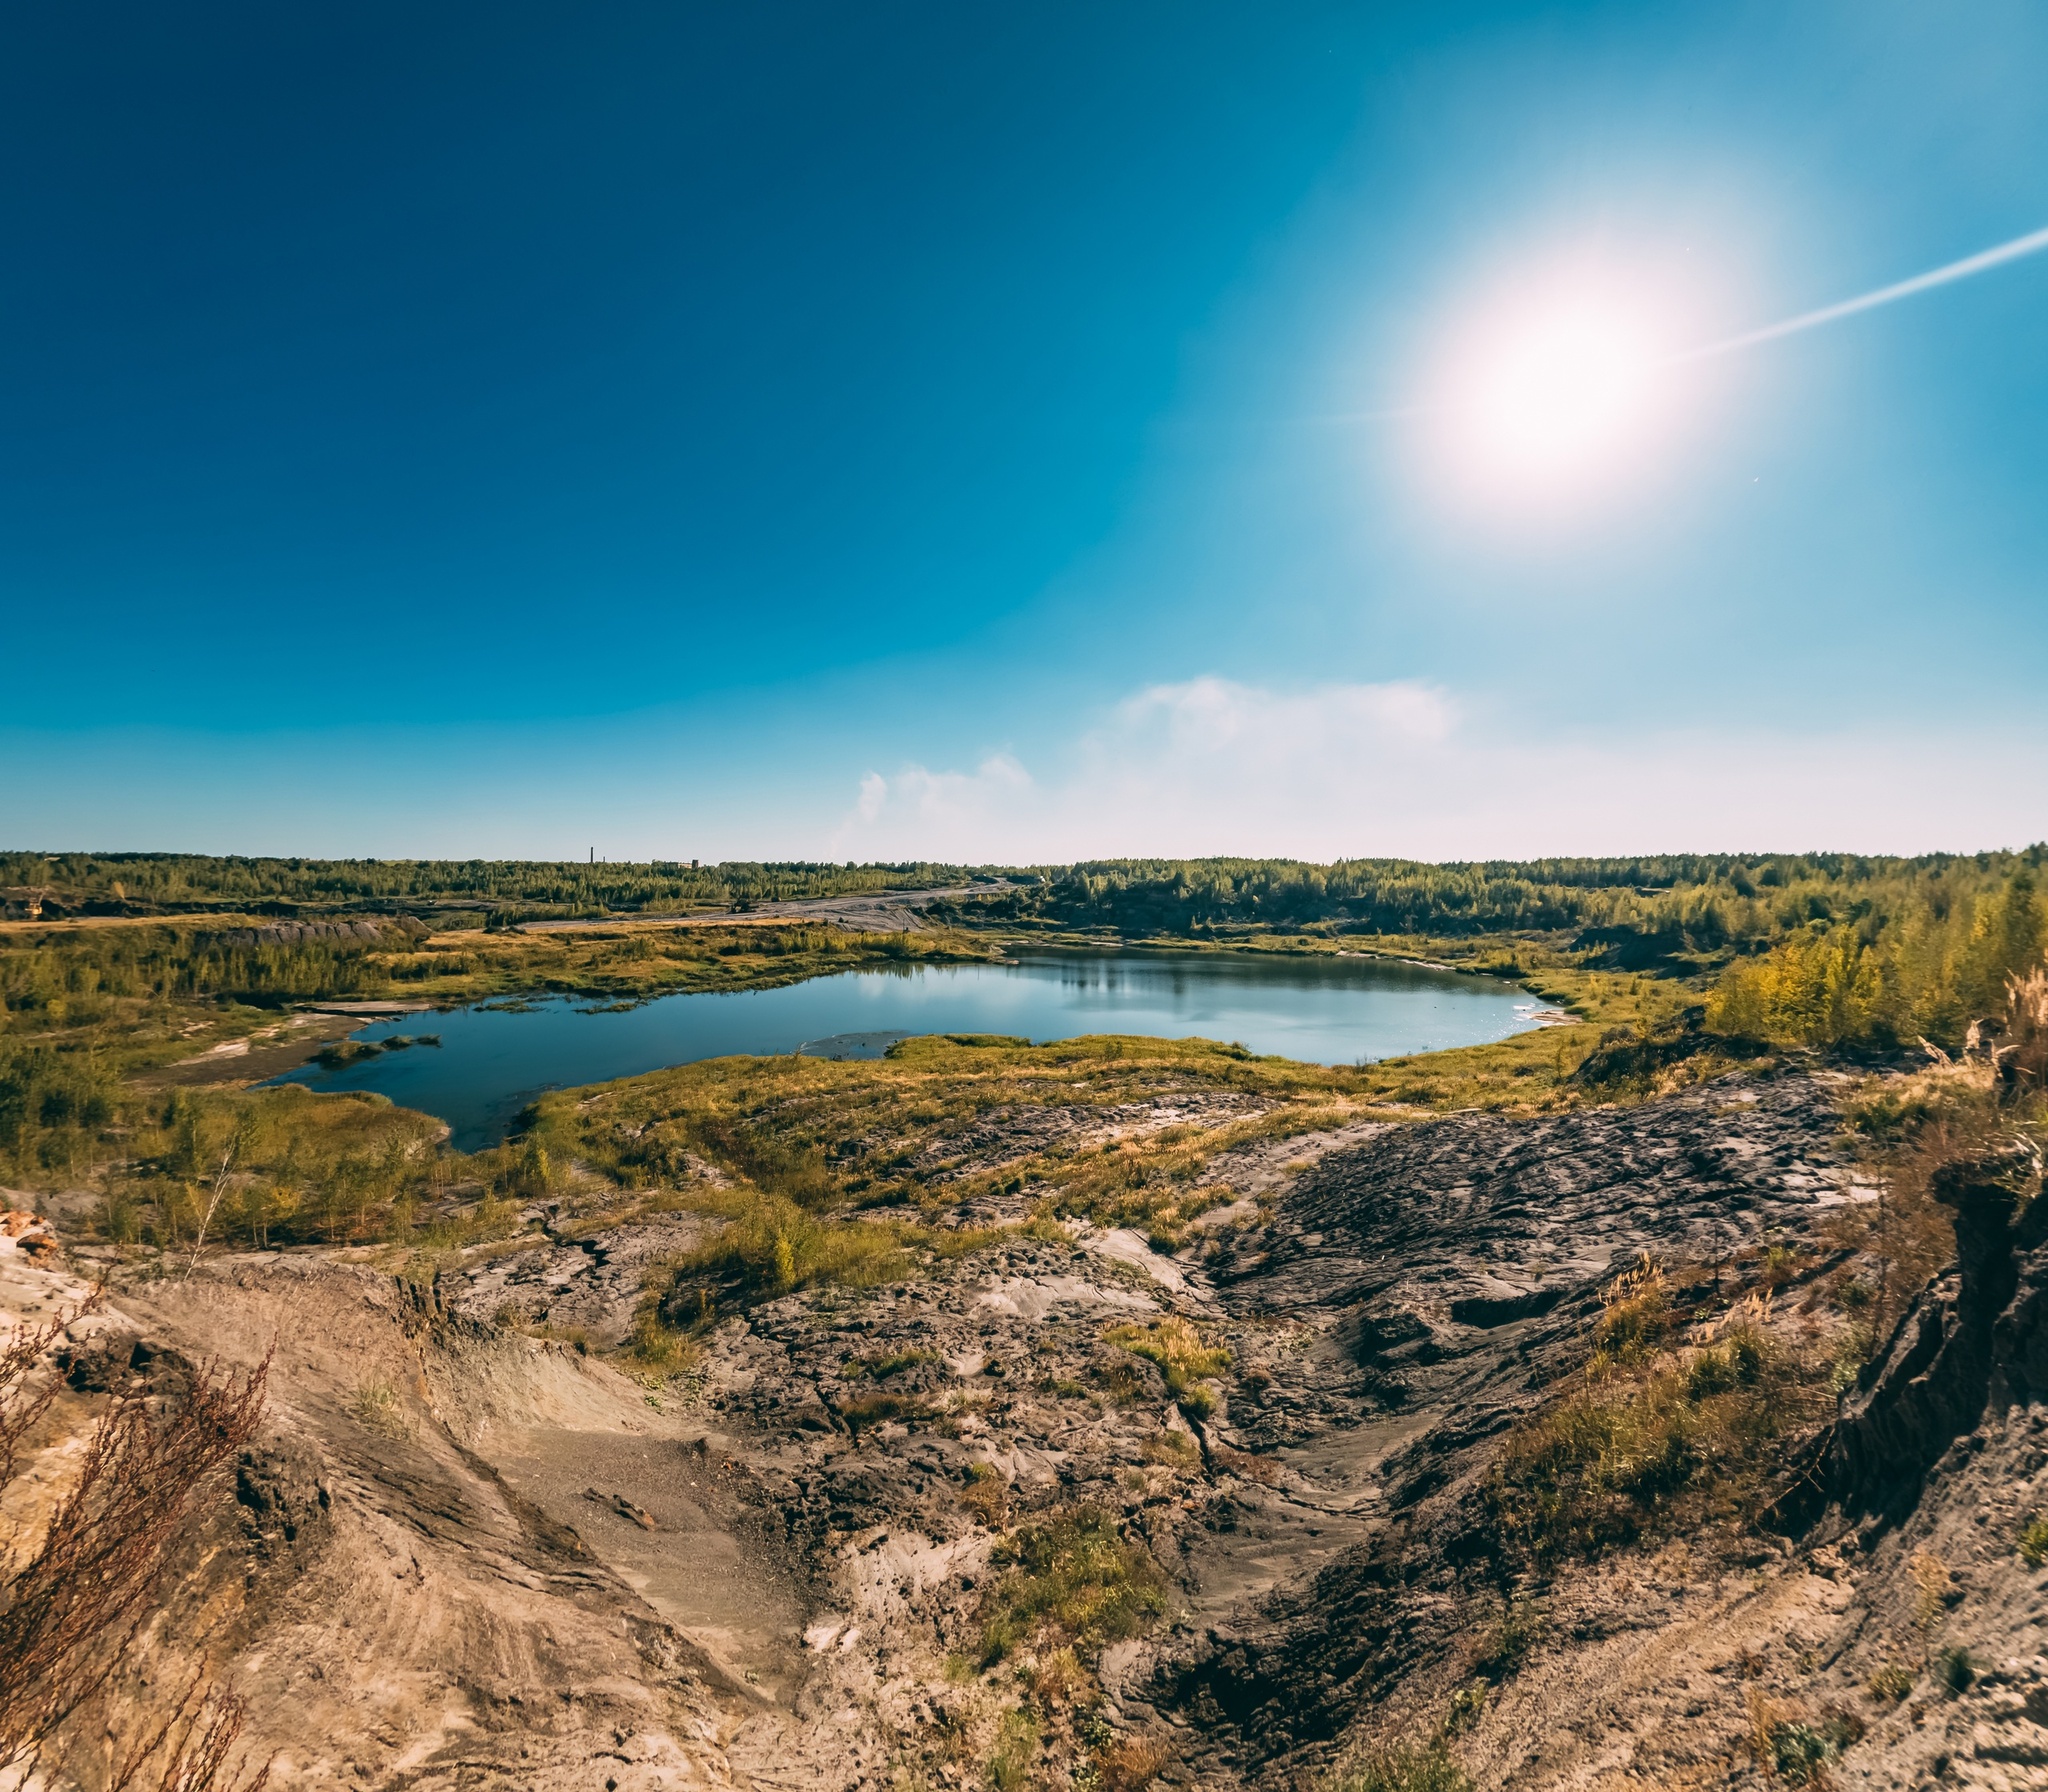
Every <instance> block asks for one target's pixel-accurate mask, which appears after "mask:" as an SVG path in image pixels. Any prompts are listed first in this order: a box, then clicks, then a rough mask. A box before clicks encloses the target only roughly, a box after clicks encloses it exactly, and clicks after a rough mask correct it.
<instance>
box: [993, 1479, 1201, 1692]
mask: <svg viewBox="0 0 2048 1792" xmlns="http://www.w3.org/2000/svg"><path fill="white" fill-rule="evenodd" d="M992 1560H993V1561H994V1562H995V1564H996V1566H997V1567H998V1568H999V1569H1001V1571H1002V1572H1001V1574H1000V1577H999V1578H998V1579H997V1581H996V1584H995V1586H994V1587H993V1588H991V1589H990V1592H989V1596H988V1599H987V1602H986V1603H985V1605H984V1606H983V1609H982V1633H981V1659H982V1665H983V1666H984V1667H993V1666H994V1665H995V1664H996V1663H997V1662H999V1661H1001V1660H1003V1659H1004V1657H1006V1656H1007V1655H1009V1654H1010V1653H1011V1652H1012V1651H1014V1650H1015V1649H1016V1648H1017V1647H1018V1646H1019V1645H1020V1644H1022V1643H1024V1642H1026V1641H1027V1640H1034V1639H1035V1640H1037V1641H1038V1642H1039V1643H1040V1644H1041V1645H1042V1646H1043V1647H1046V1648H1057V1647H1059V1646H1061V1645H1063V1644H1064V1645H1067V1646H1071V1647H1073V1648H1074V1649H1076V1650H1077V1651H1081V1652H1089V1651H1093V1650H1095V1649H1099V1648H1100V1647H1101V1646H1102V1645H1103V1644H1104V1643H1108V1642H1114V1641H1116V1640H1117V1639H1118V1638H1121V1637H1127V1636H1134V1635H1136V1634H1137V1633H1138V1631H1139V1630H1140V1629H1142V1628H1143V1627H1144V1625H1145V1623H1146V1621H1147V1620H1148V1619H1150V1618H1152V1617H1153V1616H1155V1615H1156V1614H1157V1613H1158V1612H1160V1611H1161V1610H1163V1609H1164V1607H1165V1604H1166V1577H1165V1576H1164V1575H1163V1574H1161V1573H1160V1571H1159V1565H1158V1563H1156V1562H1154V1561H1153V1559H1152V1557H1151V1555H1150V1554H1149V1553H1148V1552H1147V1551H1146V1550H1145V1548H1144V1546H1143V1545H1142V1544H1139V1543H1135V1542H1132V1541H1129V1540H1127V1539H1126V1538H1125V1537H1124V1536H1123V1534H1122V1532H1121V1531H1120V1529H1119V1528H1118V1525H1117V1521H1116V1519H1115V1517H1114V1516H1113V1515H1111V1514H1110V1513H1108V1512H1105V1511H1103V1510H1102V1509H1101V1508H1100V1507H1096V1506H1080V1507H1076V1508H1074V1509H1073V1510H1071V1511H1068V1512H1063V1513H1060V1514H1057V1515H1055V1516H1054V1517H1051V1518H1049V1519H1047V1520H1045V1521H1044V1522H1043V1523H1040V1524H1035V1525H1027V1526H1025V1527H1024V1528H1022V1529H1021V1530H1019V1531H1017V1532H1016V1534H1015V1535H1014V1536H1011V1537H1009V1538H1007V1539H1006V1540H1005V1541H1004V1542H1003V1543H1001V1544H1000V1545H998V1546H997V1549H996V1551H995V1554H994V1556H993V1557H992Z"/></svg>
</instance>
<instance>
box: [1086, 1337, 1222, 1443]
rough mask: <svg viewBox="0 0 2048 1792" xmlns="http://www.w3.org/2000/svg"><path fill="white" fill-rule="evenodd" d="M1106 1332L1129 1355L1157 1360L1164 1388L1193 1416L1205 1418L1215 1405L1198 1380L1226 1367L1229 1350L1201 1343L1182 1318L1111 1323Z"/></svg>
mask: <svg viewBox="0 0 2048 1792" xmlns="http://www.w3.org/2000/svg"><path fill="white" fill-rule="evenodd" d="M1107 1336H1108V1338H1109V1341H1110V1342H1111V1343H1112V1344H1121V1345H1122V1346H1123V1347H1124V1349H1126V1350H1128V1351H1129V1352H1131V1354H1132V1355H1133V1356H1141V1357H1143V1358H1145V1360H1146V1361H1147V1362H1151V1363H1156V1364H1158V1365H1159V1371H1160V1373H1161V1374H1162V1375H1163V1376H1164V1377H1165V1378H1166V1391H1167V1392H1168V1393H1169V1394H1171V1395H1172V1396H1173V1397H1174V1399H1176V1400H1177V1401H1179V1402H1180V1404H1181V1406H1182V1407H1183V1408H1185V1409H1187V1410H1189V1411H1191V1412H1193V1414H1194V1415H1195V1416H1196V1417H1197V1418H1206V1417H1207V1416H1208V1415H1209V1414H1210V1413H1211V1412H1212V1411H1213V1410H1214V1409H1215V1404H1216V1401H1215V1396H1214V1395H1213V1394H1212V1393H1211V1392H1210V1391H1209V1390H1208V1389H1207V1388H1206V1387H1204V1386H1203V1385H1202V1383H1203V1382H1204V1381H1206V1380H1208V1379H1209V1378H1210V1377H1211V1376H1216V1375H1221V1374H1222V1373H1223V1372H1224V1371H1225V1370H1226V1369H1228V1368H1229V1367H1230V1352H1229V1351H1228V1350H1225V1349H1224V1348H1223V1347H1222V1346H1221V1345H1211V1344H1205V1343H1204V1342H1203V1341H1202V1336H1201V1334H1200V1333H1199V1332H1197V1331H1196V1330H1195V1328H1194V1327H1193V1326H1192V1325H1190V1324H1189V1323H1188V1322H1187V1321H1186V1320H1185V1319H1181V1318H1169V1319H1161V1320H1159V1321H1157V1322H1156V1323H1154V1324H1152V1325H1119V1326H1114V1327H1112V1328H1111V1329H1110V1331H1109V1332H1108V1334H1107Z"/></svg>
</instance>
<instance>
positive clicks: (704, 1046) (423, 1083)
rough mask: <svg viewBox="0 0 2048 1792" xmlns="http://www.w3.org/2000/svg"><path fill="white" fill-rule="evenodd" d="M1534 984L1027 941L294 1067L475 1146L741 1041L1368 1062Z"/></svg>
mask: <svg viewBox="0 0 2048 1792" xmlns="http://www.w3.org/2000/svg"><path fill="white" fill-rule="evenodd" d="M1541 1007H1542V1005H1541V1004H1540V1003H1539V1002H1538V1001H1537V1000H1536V998H1535V997H1533V996H1531V995H1529V994H1528V993H1527V992H1526V991H1523V990H1518V989H1514V988H1512V987H1510V986H1509V985H1507V984H1503V983H1496V982H1494V981H1492V980H1491V979H1488V978H1482V977H1460V976H1456V975H1453V974H1452V973H1450V972H1446V971H1432V970H1427V969H1424V968H1422V967H1421V966H1411V965H1401V964H1389V963H1387V962H1385V961H1384V960H1372V959H1355V958H1282V957H1278V956H1274V957H1266V956H1263V955H1252V954H1245V955H1241V956H1233V955H1228V954H1210V953H1199V954H1198V953H1186V954H1172V953H1163V952H1158V953H1155V952H1146V953H1080V952H1044V953H1032V954H1019V955H1017V956H1016V957H1015V958H1013V959H1011V960H1010V961H1008V962H1006V963H1002V964H964V965H901V966H894V965H892V966H889V967H887V968H883V969H870V970H859V971H843V972H840V973H839V974H837V975H835V976H830V977H814V978H812V979H811V980H810V981H809V982H806V983H793V984H789V985H787V986H785V987H783V988H781V989H747V990H733V991H721V992H717V993H711V994H703V995H674V996H659V997H656V998H655V999H653V1000H651V1001H647V1002H641V1003H638V1004H636V1005H634V1006H632V1007H626V1008H611V1007H607V1006H606V1005H605V1004H603V1003H601V1002H598V1001H594V1000H592V999H591V998H589V997H552V998H544V999H538V1000H531V1001H527V1002H518V1003H507V1002H503V1001H496V1002H482V1003H478V1004H476V1005H474V1006H471V1007H468V1008H457V1009H453V1010H451V1011H449V1012H446V1013H440V1014H413V1015H408V1016H407V1017H406V1018H405V1019H403V1020H396V1021H379V1022H378V1023H377V1024H376V1025H374V1026H369V1027H365V1028H364V1029H363V1030H362V1031H361V1032H359V1033H357V1034H356V1035H355V1037H356V1038H357V1039H361V1040H364V1041H367V1042H372V1043H374V1042H376V1041H379V1040H384V1039H389V1038H391V1037H393V1036H394V1035H398V1034H407V1035H411V1036H413V1037H415V1038H417V1037H418V1036H419V1035H421V1034H425V1033H438V1034H439V1035H440V1037H441V1044H440V1045H439V1046H438V1047H433V1046H414V1047H412V1048H411V1049H410V1050H405V1051H396V1052H386V1053H383V1054H381V1055H380V1056H378V1057H375V1058H369V1059H365V1060H363V1061H362V1062H360V1063H357V1064H352V1065H349V1066H348V1067H346V1068H345V1069H341V1070H323V1069H321V1068H319V1067H318V1066H309V1067H308V1068H307V1069H305V1070H300V1071H294V1072H293V1073H292V1074H291V1075H290V1077H288V1078H281V1079H279V1080H281V1081H290V1082H299V1083H306V1084H308V1085H310V1086H311V1087H313V1088H316V1089H374V1090H376V1091H377V1092H378V1093H379V1094H382V1095H388V1096H389V1097H390V1098H391V1099H392V1100H393V1101H395V1102H397V1103H398V1104H399V1105H400V1106H402V1107H409V1108H418V1109H421V1110H422V1111H424V1112H426V1113H429V1114H435V1115H438V1116H439V1117H440V1118H441V1119H443V1120H446V1121H447V1122H448V1124H449V1125H450V1126H451V1127H452V1128H453V1129H454V1140H453V1143H454V1144H455V1145H456V1146H457V1147H458V1148H460V1149H462V1150H465V1151H474V1150H476V1149H478V1148H479V1147H481V1146H484V1145H489V1144H494V1143H496V1142H497V1141H498V1140H499V1139H502V1138H503V1137H504V1136H505V1132H506V1129H507V1128H508V1127H509V1126H510V1124H511V1122H512V1120H513V1118H514V1117H515V1116H516V1115H517V1114H518V1112H519V1110H520V1109H521V1108H522V1107H524V1106H525V1105H526V1104H527V1103H528V1102H529V1101H531V1100H532V1099H533V1098H534V1097H535V1096H536V1095H538V1094H540V1093H541V1092H542V1091H544V1090H547V1089H565V1088H574V1087H576V1086H577V1085H579V1084H583V1083H600V1082H606V1081H609V1080H610V1079H611V1078H613V1077H621V1076H637V1075H639V1074H640V1073H641V1072H643V1071H648V1070H659V1069H662V1068H664V1067H665V1066H667V1065H671V1064H688V1063H692V1062H694V1061H695V1060H697V1059H699V1058H722V1057H726V1056H728V1055H730V1054H732V1053H736V1052H747V1053H758V1054H764V1055H766V1054H775V1053H782V1052H791V1051H797V1050H806V1051H809V1052H810V1053H812V1054H813V1055H815V1056H820V1057H879V1056H880V1055H881V1054H882V1052H883V1051H884V1050H885V1049H886V1048H887V1047H888V1045H889V1044H890V1043H891V1042H893V1041H895V1040H898V1039H905V1038H909V1037H910V1036H912V1035H914V1034H919V1033H1014V1034H1021V1035H1023V1036H1024V1037H1025V1038H1028V1039H1031V1040H1033V1041H1036V1042H1038V1043H1043V1042H1044V1041H1046V1040H1049V1039H1071V1038H1074V1037H1075V1036H1076V1035H1078V1034H1082V1033H1144V1034H1152V1035H1156V1036H1160V1037H1164V1038H1169V1039H1185V1038H1190V1037H1200V1038H1207V1039H1220V1040H1234V1041H1236V1042H1237V1043H1238V1044H1241V1045H1244V1046H1246V1047H1248V1048H1250V1049H1251V1050H1252V1051H1254V1052H1258V1053H1261V1054H1264V1053H1269V1052H1270V1053H1278V1054H1280V1055H1282V1056H1284V1057H1289V1058H1298V1059H1302V1060H1304V1061H1306V1062H1309V1063H1314V1064H1355V1063H1358V1062H1359V1061H1360V1060H1363V1059H1376V1058H1396V1057H1405V1056H1406V1055H1408V1054H1409V1053H1411V1052H1426V1051H1440V1050H1443V1049H1444V1048H1446V1047H1449V1046H1456V1045H1479V1044H1483V1043H1486V1042H1488V1041H1491V1040H1495V1039H1505V1038H1507V1037H1508V1035H1509V1034H1511V1033H1519V1032H1523V1031H1525V1030H1527V1029H1528V1028H1530V1027H1534V1026H1537V1025H1540V1024H1541V1023H1540V1022H1539V1020H1538V1018H1537V1016H1538V1013H1539V1011H1540V1010H1541Z"/></svg>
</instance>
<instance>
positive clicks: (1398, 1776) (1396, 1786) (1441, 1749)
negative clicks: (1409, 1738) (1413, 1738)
mask: <svg viewBox="0 0 2048 1792" xmlns="http://www.w3.org/2000/svg"><path fill="white" fill-rule="evenodd" d="M1325 1787H1326V1792H1472V1778H1471V1775H1469V1774H1468V1773H1466V1771H1465V1770H1464V1769H1463V1768H1462V1767H1460V1766H1459V1765H1458V1763H1457V1761H1456V1759H1455V1758H1454V1757H1453V1756H1452V1754H1451V1751H1450V1747H1449V1745H1448V1744H1447V1743H1445V1742H1443V1741H1442V1740H1441V1739H1439V1740H1437V1741H1433V1742H1427V1743H1421V1744H1416V1743H1396V1744H1393V1745H1392V1746H1390V1747H1385V1748H1378V1749H1373V1750H1371V1751H1369V1752H1368V1753H1366V1754H1364V1755H1361V1756H1359V1757H1357V1758H1356V1759H1355V1760H1352V1761H1349V1762H1346V1763H1345V1765H1344V1766H1342V1767H1340V1768H1339V1769H1338V1770H1337V1771H1336V1772H1335V1773H1333V1774H1332V1775H1331V1776H1330V1777H1329V1779H1328V1780H1327V1781H1326V1782H1325Z"/></svg>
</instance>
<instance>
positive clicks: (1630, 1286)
mask: <svg viewBox="0 0 2048 1792" xmlns="http://www.w3.org/2000/svg"><path fill="white" fill-rule="evenodd" d="M1601 1302H1602V1307H1601V1313H1600V1317H1599V1318H1598V1319H1597V1320H1595V1321H1594V1324H1593V1364H1594V1366H1595V1368H1596V1369H1605V1368H1616V1367H1627V1366H1629V1365H1632V1364H1635V1363H1640V1362H1643V1361H1646V1360H1647V1359H1648V1358H1650V1357H1652V1356H1654V1355H1655V1354H1656V1353H1657V1351H1658V1349H1659V1348H1661V1346H1662V1345H1663V1342H1664V1337H1665V1334H1666V1332H1668V1331H1669V1330H1670V1326H1671V1303H1670V1288H1669V1284H1668V1283H1667V1282H1666V1280H1665V1277H1664V1269H1663V1266H1662V1265H1661V1264H1659V1263H1657V1262H1655V1261H1654V1260H1653V1259H1652V1258H1651V1256H1650V1254H1649V1253H1648V1252H1647V1251H1645V1252H1644V1253H1643V1257H1642V1261H1641V1262H1639V1263H1638V1264H1637V1265H1636V1267H1635V1268H1634V1269H1630V1270H1624V1271H1623V1272H1622V1273H1621V1274H1620V1275H1618V1276H1616V1277H1615V1278H1614V1280H1613V1281H1611V1282H1609V1283H1608V1284H1607V1286H1606V1288H1605V1289H1604V1290H1603V1291H1602V1293H1601Z"/></svg>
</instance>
